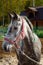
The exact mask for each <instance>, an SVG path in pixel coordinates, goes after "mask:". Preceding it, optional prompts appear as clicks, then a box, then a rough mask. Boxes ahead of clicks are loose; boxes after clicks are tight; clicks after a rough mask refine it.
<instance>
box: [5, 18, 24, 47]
mask: <svg viewBox="0 0 43 65" xmlns="http://www.w3.org/2000/svg"><path fill="white" fill-rule="evenodd" d="M24 38H25V32H24V22H23V19H22V30H21V32H20V34H19V36H17V37H16V40H15V41H12V40H10V39H8V38H6V37H5V38H4V40H6V41H8V42H9V43H10V44H14V45H15V46H16V48H20V46H19V45H18V42H19V41H20V40H23V39H24Z"/></svg>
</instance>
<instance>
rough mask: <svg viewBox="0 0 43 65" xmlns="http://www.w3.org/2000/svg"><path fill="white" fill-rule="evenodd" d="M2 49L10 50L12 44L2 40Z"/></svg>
mask: <svg viewBox="0 0 43 65" xmlns="http://www.w3.org/2000/svg"><path fill="white" fill-rule="evenodd" d="M2 49H3V50H4V51H5V52H10V51H11V49H12V45H11V44H9V43H7V42H4V43H3V44H2Z"/></svg>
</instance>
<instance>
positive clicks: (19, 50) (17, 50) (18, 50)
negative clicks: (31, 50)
mask: <svg viewBox="0 0 43 65" xmlns="http://www.w3.org/2000/svg"><path fill="white" fill-rule="evenodd" d="M14 47H15V45H14ZM15 49H16V52H17V53H18V52H21V53H22V54H23V55H24V56H25V57H26V58H28V59H29V60H31V61H32V62H34V63H37V64H38V65H42V64H40V63H39V62H37V61H35V60H34V59H32V58H30V57H29V56H28V55H27V54H25V53H24V52H23V51H22V50H21V49H17V48H16V47H15ZM19 63H20V61H19ZM20 65H21V63H20Z"/></svg>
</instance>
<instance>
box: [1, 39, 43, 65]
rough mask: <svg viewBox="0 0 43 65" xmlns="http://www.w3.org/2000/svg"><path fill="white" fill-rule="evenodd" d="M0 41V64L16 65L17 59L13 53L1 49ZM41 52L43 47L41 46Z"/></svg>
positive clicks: (42, 56)
mask: <svg viewBox="0 0 43 65" xmlns="http://www.w3.org/2000/svg"><path fill="white" fill-rule="evenodd" d="M41 42H42V46H43V39H41ZM1 44H2V41H0V65H17V64H18V60H17V57H16V54H15V53H11V52H10V53H6V52H4V51H3V50H2V47H1ZM42 52H43V47H42ZM40 64H42V65H43V54H42V55H41V60H40Z"/></svg>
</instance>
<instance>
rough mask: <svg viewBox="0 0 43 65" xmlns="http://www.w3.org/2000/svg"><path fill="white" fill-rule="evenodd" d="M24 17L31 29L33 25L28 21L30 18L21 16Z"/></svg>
mask: <svg viewBox="0 0 43 65" xmlns="http://www.w3.org/2000/svg"><path fill="white" fill-rule="evenodd" d="M23 17H24V19H25V20H26V22H27V23H28V25H29V26H30V29H31V30H33V25H32V23H31V22H30V20H29V19H28V18H27V17H26V16H23Z"/></svg>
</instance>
